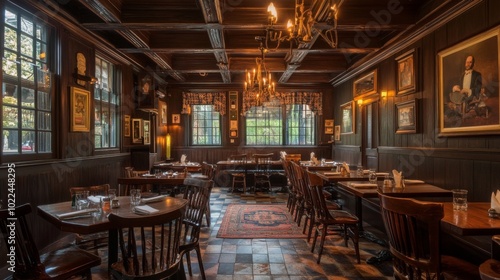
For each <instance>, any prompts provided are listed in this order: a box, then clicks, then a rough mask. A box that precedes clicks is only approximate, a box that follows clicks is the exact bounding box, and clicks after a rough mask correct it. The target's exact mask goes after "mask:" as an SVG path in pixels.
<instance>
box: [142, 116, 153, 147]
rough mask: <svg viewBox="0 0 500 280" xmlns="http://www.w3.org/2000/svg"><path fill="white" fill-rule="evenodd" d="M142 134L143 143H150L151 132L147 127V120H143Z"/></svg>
mask: <svg viewBox="0 0 500 280" xmlns="http://www.w3.org/2000/svg"><path fill="white" fill-rule="evenodd" d="M142 123H143V131H144V132H143V135H144V145H149V144H150V143H151V136H150V135H151V134H150V129H149V124H150V123H149V121H143V122H142Z"/></svg>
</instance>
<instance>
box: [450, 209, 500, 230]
mask: <svg viewBox="0 0 500 280" xmlns="http://www.w3.org/2000/svg"><path fill="white" fill-rule="evenodd" d="M490 206H491V203H490V202H468V203H467V211H459V210H453V203H452V202H446V203H444V217H443V219H442V220H441V229H442V230H443V231H445V232H448V233H452V234H456V235H461V236H472V235H475V236H477V235H495V234H500V218H491V217H489V216H488V209H490Z"/></svg>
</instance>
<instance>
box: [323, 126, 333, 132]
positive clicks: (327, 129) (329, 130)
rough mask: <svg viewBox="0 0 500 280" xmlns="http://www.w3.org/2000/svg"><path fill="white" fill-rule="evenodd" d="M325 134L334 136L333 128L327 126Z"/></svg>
mask: <svg viewBox="0 0 500 280" xmlns="http://www.w3.org/2000/svg"><path fill="white" fill-rule="evenodd" d="M325 134H333V126H332V127H330V126H325Z"/></svg>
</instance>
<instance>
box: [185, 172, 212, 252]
mask: <svg viewBox="0 0 500 280" xmlns="http://www.w3.org/2000/svg"><path fill="white" fill-rule="evenodd" d="M183 185H184V187H185V189H184V195H183V198H184V199H187V200H188V204H187V206H186V213H185V215H184V230H183V235H184V236H183V241H184V242H185V243H194V242H197V241H198V240H199V237H200V229H201V224H202V221H203V214H205V210H206V209H207V207H208V202H209V200H210V193H211V192H212V188H213V185H214V182H213V181H212V180H204V179H198V178H186V179H184V183H183Z"/></svg>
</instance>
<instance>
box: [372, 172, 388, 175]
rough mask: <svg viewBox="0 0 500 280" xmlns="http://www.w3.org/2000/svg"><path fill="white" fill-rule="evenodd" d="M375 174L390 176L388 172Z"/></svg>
mask: <svg viewBox="0 0 500 280" xmlns="http://www.w3.org/2000/svg"><path fill="white" fill-rule="evenodd" d="M375 174H377V176H389V173H388V172H377V173H375Z"/></svg>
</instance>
